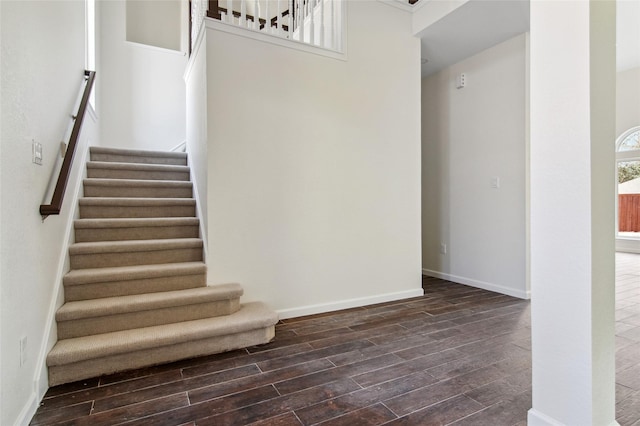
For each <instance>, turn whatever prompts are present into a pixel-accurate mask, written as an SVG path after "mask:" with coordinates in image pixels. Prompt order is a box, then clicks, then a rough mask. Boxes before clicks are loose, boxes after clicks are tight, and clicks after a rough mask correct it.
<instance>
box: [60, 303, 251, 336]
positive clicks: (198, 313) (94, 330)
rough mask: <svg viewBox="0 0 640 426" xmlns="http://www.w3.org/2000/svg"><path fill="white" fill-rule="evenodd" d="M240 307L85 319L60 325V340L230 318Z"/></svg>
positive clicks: (203, 307)
mask: <svg viewBox="0 0 640 426" xmlns="http://www.w3.org/2000/svg"><path fill="white" fill-rule="evenodd" d="M239 306H240V299H239V298H238V299H233V300H218V301H214V302H208V303H198V304H191V305H185V306H172V307H167V308H157V309H153V310H149V311H142V312H130V313H124V314H114V315H107V316H103V317H94V318H86V319H79V320H71V321H58V338H59V339H71V338H73V337H82V336H90V335H92V334H101V333H110V332H112V331H121V330H131V329H133V328H142V327H151V326H155V325H161V324H170V323H175V322H182V321H191V320H198V319H202V318H210V317H214V316H220V315H231V314H232V313H234V312H236V311H237V310H238V308H239Z"/></svg>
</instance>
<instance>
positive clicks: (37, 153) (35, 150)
mask: <svg viewBox="0 0 640 426" xmlns="http://www.w3.org/2000/svg"><path fill="white" fill-rule="evenodd" d="M31 153H32V156H31V161H33V163H34V164H38V165H39V166H42V144H41V143H39V142H36V141H35V140H34V141H32V142H31Z"/></svg>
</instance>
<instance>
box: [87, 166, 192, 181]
mask: <svg viewBox="0 0 640 426" xmlns="http://www.w3.org/2000/svg"><path fill="white" fill-rule="evenodd" d="M87 176H88V177H89V178H107V177H111V178H117V179H145V180H150V179H154V180H155V179H158V180H181V181H188V180H189V176H190V171H189V167H188V166H177V165H172V164H144V163H116V162H109V161H89V162H87ZM166 176H170V178H169V179H167V178H163V177H166Z"/></svg>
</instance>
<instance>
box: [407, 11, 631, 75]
mask: <svg viewBox="0 0 640 426" xmlns="http://www.w3.org/2000/svg"><path fill="white" fill-rule="evenodd" d="M423 1H425V0H423ZM431 1H433V0H431ZM617 19H618V22H617V68H618V70H624V69H629V68H634V67H638V66H640V25H638V22H640V0H618V1H617ZM525 31H529V0H509V1H504V0H470V1H468V2H467V3H465V4H464V5H462V6H460V7H458V8H457V9H456V10H454V11H453V12H452V13H450V14H448V15H447V16H445V17H444V18H442V19H440V20H439V21H437V22H435V23H434V24H432V25H430V26H429V27H428V28H426V29H424V30H423V31H422V32H420V33H419V34H418V37H420V39H421V46H422V50H421V57H422V58H423V60H424V59H427V61H428V62H427V63H426V64H423V65H422V76H423V77H425V76H427V75H431V74H433V73H436V72H438V71H440V70H442V69H444V68H446V67H448V66H450V65H452V64H455V63H456V62H459V61H461V60H462V59H465V58H468V57H470V56H472V55H474V54H476V53H479V52H481V51H483V50H485V49H488V48H489V47H491V46H494V45H496V44H498V43H500V42H502V41H505V40H508V39H509V38H511V37H514V36H516V35H517V34H521V33H523V32H525Z"/></svg>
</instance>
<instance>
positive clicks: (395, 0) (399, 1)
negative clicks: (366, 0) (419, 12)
mask: <svg viewBox="0 0 640 426" xmlns="http://www.w3.org/2000/svg"><path fill="white" fill-rule="evenodd" d="M378 1H379V2H380V3H384V4H386V5H387V6H391V7H395V8H396V9H400V10H404V11H405V12H410V13H411V12H413V11H414V10H415V8H416V7H418V4H420V3H422V2H421V1H419V2H418V3H416V4H409V1H408V0H378ZM422 1H425V0H422Z"/></svg>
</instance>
